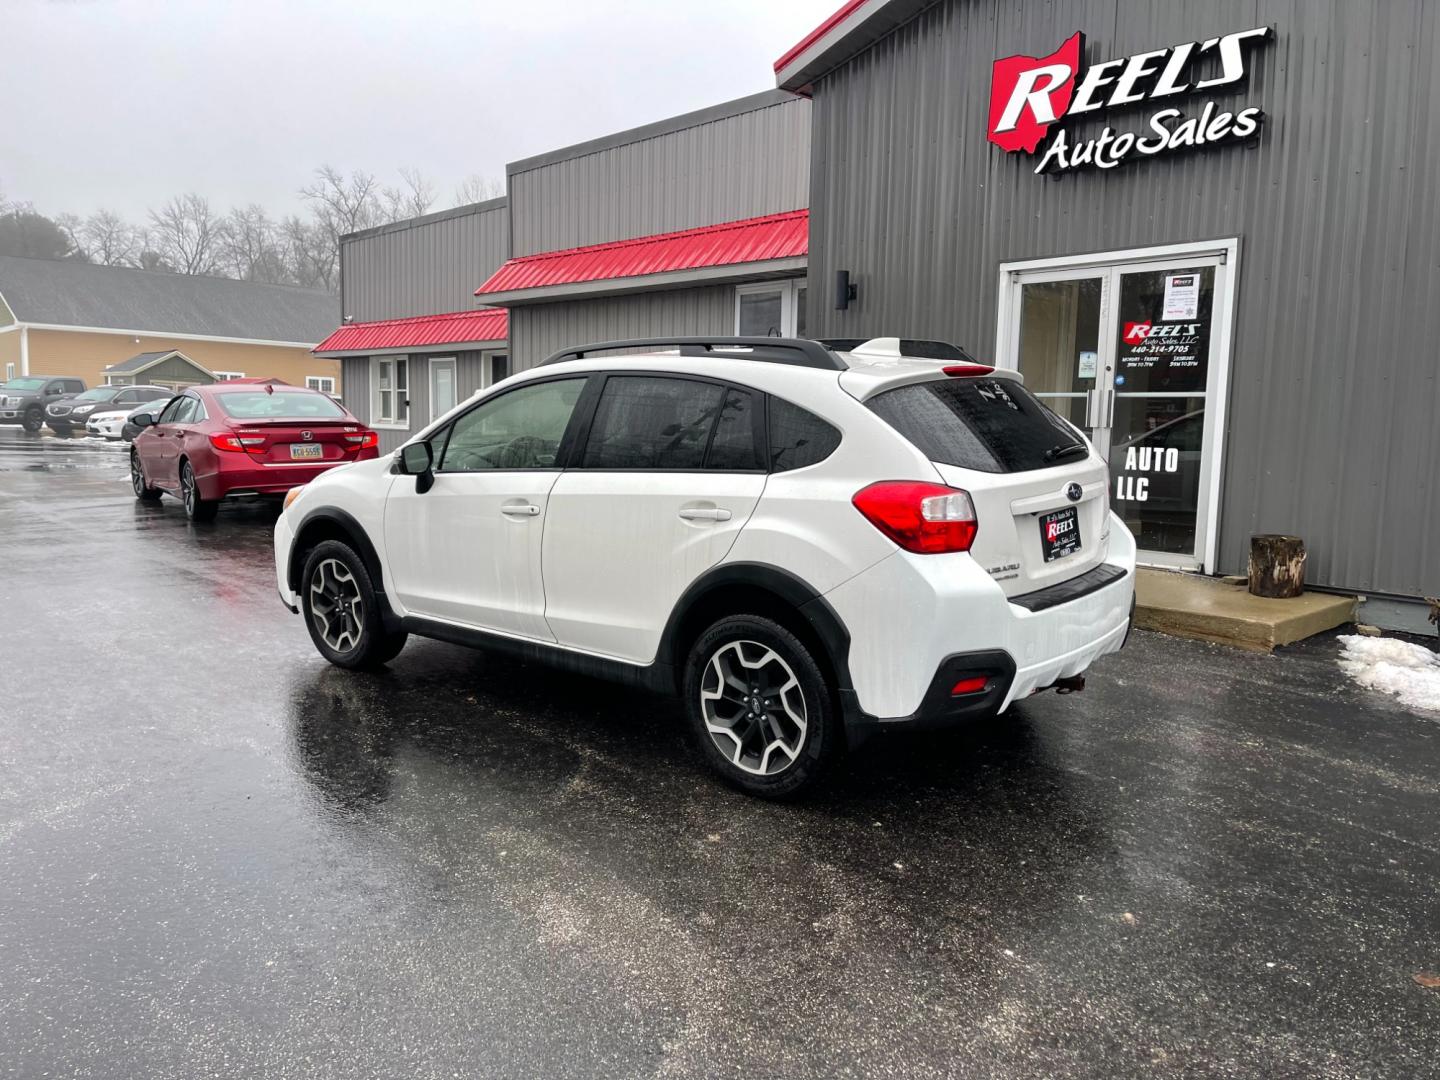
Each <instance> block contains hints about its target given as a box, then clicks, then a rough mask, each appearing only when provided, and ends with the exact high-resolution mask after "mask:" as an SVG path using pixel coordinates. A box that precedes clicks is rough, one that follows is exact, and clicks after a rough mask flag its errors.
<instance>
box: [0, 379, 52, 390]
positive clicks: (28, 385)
mask: <svg viewBox="0 0 1440 1080" xmlns="http://www.w3.org/2000/svg"><path fill="white" fill-rule="evenodd" d="M44 385H45V380H44V379H11V380H10V381H9V382H7V383H6V384H5V389H6V390H39V389H40V388H41V387H42V386H44Z"/></svg>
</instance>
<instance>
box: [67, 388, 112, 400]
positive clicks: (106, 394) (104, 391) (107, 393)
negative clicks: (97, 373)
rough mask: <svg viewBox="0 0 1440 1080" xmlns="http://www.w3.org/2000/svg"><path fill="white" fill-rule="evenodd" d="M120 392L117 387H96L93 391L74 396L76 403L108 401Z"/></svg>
mask: <svg viewBox="0 0 1440 1080" xmlns="http://www.w3.org/2000/svg"><path fill="white" fill-rule="evenodd" d="M119 392H120V387H118V386H97V387H95V389H94V390H86V391H85V392H84V393H83V394H76V395H75V398H76V400H77V401H109V400H110V399H111V398H112V397H114V396H115V395H116V394H118V393H119Z"/></svg>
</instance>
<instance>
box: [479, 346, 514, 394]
mask: <svg viewBox="0 0 1440 1080" xmlns="http://www.w3.org/2000/svg"><path fill="white" fill-rule="evenodd" d="M509 377H510V354H509V353H503V352H492V353H486V354H485V385H486V386H494V385H495V384H496V383H497V382H499V381H500V380H501V379H508V378H509Z"/></svg>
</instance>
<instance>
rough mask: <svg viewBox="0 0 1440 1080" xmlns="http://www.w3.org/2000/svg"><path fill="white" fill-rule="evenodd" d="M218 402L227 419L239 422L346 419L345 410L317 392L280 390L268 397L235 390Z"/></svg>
mask: <svg viewBox="0 0 1440 1080" xmlns="http://www.w3.org/2000/svg"><path fill="white" fill-rule="evenodd" d="M215 400H217V401H218V402H220V408H221V409H223V410H224V411H225V415H227V416H229V417H231V418H233V419H235V420H269V419H271V418H280V417H284V418H285V419H297V420H298V419H300V418H302V417H310V416H318V417H340V416H344V415H345V410H344V409H342V408H341V407H340V406H339V405H337V404H335V402H334V401H332V400H331V399H330V398H328V397H326V396H325V395H324V394H321V393H318V392H315V391H311V392H309V393H302V392H300V391H297V390H276V391H275V392H274V393H273V394H267V393H266V392H265V391H264V390H245V391H234V390H232V391H230V392H229V393H227V394H216V395H215Z"/></svg>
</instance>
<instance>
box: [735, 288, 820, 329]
mask: <svg viewBox="0 0 1440 1080" xmlns="http://www.w3.org/2000/svg"><path fill="white" fill-rule="evenodd" d="M735 333H737V334H739V335H740V336H741V337H804V336H805V279H804V278H790V279H787V280H782V281H759V282H756V283H755V284H753V285H737V286H736V287H735Z"/></svg>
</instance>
